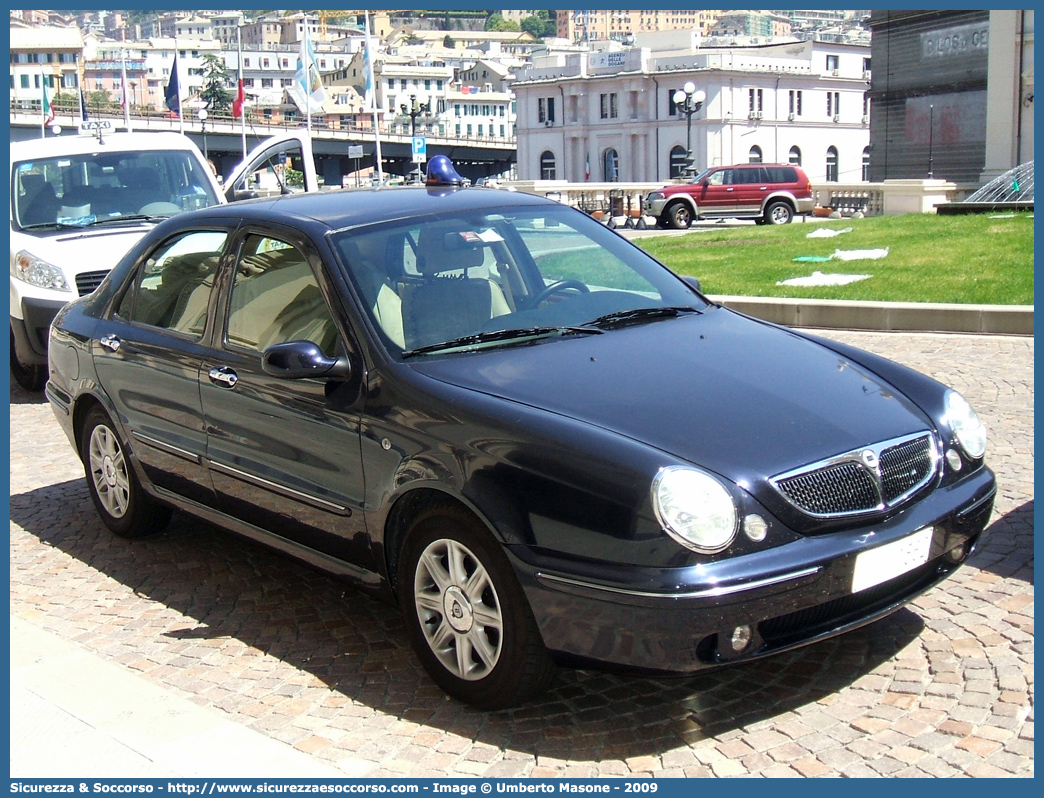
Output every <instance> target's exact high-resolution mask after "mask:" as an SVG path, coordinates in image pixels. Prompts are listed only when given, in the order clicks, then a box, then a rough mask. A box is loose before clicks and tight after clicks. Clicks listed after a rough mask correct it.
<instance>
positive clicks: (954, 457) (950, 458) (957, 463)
mask: <svg viewBox="0 0 1044 798" xmlns="http://www.w3.org/2000/svg"><path fill="white" fill-rule="evenodd" d="M946 464H947V465H948V466H950V468H952V469H953V470H954V471H960V470H961V466H962V465H964V464H963V463H962V462H961V456H960V455H959V454H957V450H956V449H947V450H946Z"/></svg>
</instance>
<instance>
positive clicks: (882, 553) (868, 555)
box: [852, 526, 932, 593]
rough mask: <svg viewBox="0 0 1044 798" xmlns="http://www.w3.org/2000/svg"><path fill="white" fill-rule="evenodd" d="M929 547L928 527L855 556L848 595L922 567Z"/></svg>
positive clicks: (926, 560)
mask: <svg viewBox="0 0 1044 798" xmlns="http://www.w3.org/2000/svg"><path fill="white" fill-rule="evenodd" d="M931 547H932V527H930V526H929V527H925V528H924V529H921V530H918V531H917V532H914V533H913V534H912V535H907V536H906V537H905V538H902V539H901V540H895V541H892V542H891V543H886V544H885V545H884V546H878V547H877V548H876V549H870V550H869V551H864V552H861V553H859V554H858V555H856V560H855V571H854V573H853V574H852V592H853V593H858V592H859V591H860V590H866V589H867V588H869V587H873V586H874V585H879V584H881V583H882V582H887V581H888V580H889V579H894V578H895V577H897V576H899V575H900V574H905V573H906V572H907V571H912V570H913V569H914V568H916V567H917V566H918V565H924V564H925V563H926V562H928V552H929V550H930V549H931Z"/></svg>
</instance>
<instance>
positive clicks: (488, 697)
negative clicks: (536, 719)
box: [398, 506, 554, 709]
mask: <svg viewBox="0 0 1044 798" xmlns="http://www.w3.org/2000/svg"><path fill="white" fill-rule="evenodd" d="M398 585H399V603H400V605H401V608H402V614H403V619H404V620H405V622H406V632H407V635H408V636H409V638H410V642H411V643H412V645H413V648H414V650H415V651H416V653H417V656H418V657H419V659H420V661H421V663H422V664H423V665H424V668H425V670H427V672H428V674H429V675H430V676H431V678H432V679H433V680H434V681H435V683H436V684H438V685H439V687H441V688H442V689H443V690H445V691H446V692H447V693H448V694H449V695H451V696H453V697H454V698H457V699H459V700H461V701H464V702H466V703H468V704H471V705H473V706H476V707H479V708H481V709H504V708H506V707H510V706H515V705H517V704H520V703H523V702H524V701H526V700H527V699H529V698H532V697H534V696H536V695H538V694H540V693H542V692H543V691H544V690H545V689H546V688H547V685H548V683H549V682H550V681H551V678H552V676H553V675H554V665H553V664H552V662H551V658H550V656H549V655H548V653H547V649H546V648H544V642H543V640H542V639H541V637H540V631H539V629H538V628H537V625H536V619H535V618H534V617H533V613H532V611H531V610H530V608H529V603H528V602H527V601H526V597H525V593H524V592H523V590H522V586H521V585H520V584H519V582H518V577H516V575H515V572H514V570H513V569H512V567H511V564H510V563H509V562H508V560H507V557H506V556H505V554H504V552H503V550H502V549H501V547H500V544H499V543H498V542H497V541H495V540H494V539H493V538H492V537H491V536H490V534H489V532H488V531H487V530H486V529H485V528H483V526H482V525H481V524H480V523H479V522H478V520H477V519H476V518H475V517H474V516H472V515H471V514H470V513H468V512H467V511H466V510H464V509H463V508H458V507H453V506H437V507H434V508H431V509H430V510H427V511H426V512H424V513H423V514H422V515H421V516H420V517H418V518H417V519H416V521H414V523H413V525H412V527H411V529H410V531H409V533H408V534H407V536H406V542H405V544H404V547H403V551H402V556H401V557H400V558H399V570H398Z"/></svg>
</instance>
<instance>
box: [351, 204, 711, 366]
mask: <svg viewBox="0 0 1044 798" xmlns="http://www.w3.org/2000/svg"><path fill="white" fill-rule="evenodd" d="M332 243H333V245H334V248H335V249H336V250H337V251H338V253H339V255H340V259H341V262H342V264H343V265H344V268H345V270H346V272H347V274H348V277H349V279H350V280H351V282H352V283H353V285H354V287H355V289H356V294H357V295H358V296H359V297H360V299H361V303H362V305H363V310H364V312H365V313H367V314H368V315H369V316H370V319H371V321H372V322H373V325H374V327H375V328H376V329H377V330H378V331H379V333H380V335H381V338H382V340H383V341H384V343H385V345H386V346H387V347H388V348H389V350H391V351H392V352H394V353H396V354H400V355H401V356H404V357H415V356H426V355H436V354H446V353H455V352H465V351H474V350H481V349H485V348H488V347H500V346H510V345H513V344H517V343H534V342H543V341H547V342H552V341H555V340H559V339H562V338H565V337H568V336H571V335H586V334H590V335H598V334H601V333H600V332H599V331H600V330H601V331H608V330H610V329H612V328H613V322H612V321H610V320H608V319H604V317H607V316H609V315H610V314H615V315H616V316H619V315H620V314H625V315H624V317H623V320H622V321H621V320H620V319H617V321H621V323H623V324H630V323H634V319H633V318H632V317H631V315H630V314H632V313H635V314H637V315H638V317H639V318H641V317H642V314H643V313H648V314H650V316H649V317H650V318H653V319H660V318H663V317H665V316H672V315H676V314H677V312H676V311H675V310H669V309H671V308H673V309H677V308H683V309H686V310H682V311H678V312H680V313H682V314H684V313H687V312H691V311H696V312H698V311H700V310H703V309H704V308H705V307H706V305H705V303H704V302H703V300H702V299H700V297H699V296H697V295H696V294H695V293H693V292H692V291H691V290H690V289H689V288H688V287H687V286H686V285H685V284H684V283H682V282H681V281H680V280H679V279H678V278H677V277H676V276H675V275H673V274H672V273H671V272H670V271H669V270H667V269H665V268H664V267H663V266H661V265H660V264H658V263H657V262H656V261H654V260H652V258H650V257H649V256H647V255H646V254H645V253H643V252H642V251H641V250H638V249H636V248H635V247H632V246H630V245H628V244H627V243H626V242H625V241H623V240H622V239H621V238H619V237H618V236H617V235H616V234H614V233H613V232H612V231H610V230H607V229H606V228H605V227H604V226H603V225H602V224H600V223H599V222H597V221H595V220H593V219H592V218H591V217H589V216H587V215H586V214H583V213H580V212H579V211H576V210H574V209H571V208H568V207H564V206H560V205H557V204H556V205H547V206H540V207H516V206H506V207H499V208H498V207H494V208H489V209H483V210H475V211H469V212H460V213H450V214H440V215H438V216H432V217H427V218H423V219H420V220H418V219H411V220H408V221H402V222H389V223H384V224H374V225H368V226H366V227H359V228H356V229H353V230H348V231H345V232H342V233H339V234H336V235H335V236H334V237H333V239H332ZM687 309H691V311H689V310H687ZM639 323H640V322H639ZM585 327H586V329H584V328H585Z"/></svg>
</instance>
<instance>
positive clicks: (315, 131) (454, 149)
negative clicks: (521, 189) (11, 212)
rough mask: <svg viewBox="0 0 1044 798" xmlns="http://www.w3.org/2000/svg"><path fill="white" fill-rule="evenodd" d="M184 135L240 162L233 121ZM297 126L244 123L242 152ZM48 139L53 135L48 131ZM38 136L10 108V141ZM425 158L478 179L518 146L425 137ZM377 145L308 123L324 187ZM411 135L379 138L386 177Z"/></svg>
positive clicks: (72, 123)
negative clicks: (443, 158)
mask: <svg viewBox="0 0 1044 798" xmlns="http://www.w3.org/2000/svg"><path fill="white" fill-rule="evenodd" d="M91 118H92V119H96V118H101V119H109V120H111V121H112V123H113V125H114V126H115V128H116V130H117V131H122V130H123V129H124V127H123V116H122V115H108V114H93V113H92V114H91ZM78 122H79V118H78V117H77V116H71V115H69V114H58V115H57V116H56V118H55V124H57V125H59V126H60V127H61V129H62V132H61V134H60V135H63V136H68V135H76V132H77V125H78ZM184 125H185V126H184V132H185V135H186V136H188V137H189V138H190V139H192V141H193V142H195V144H196V146H197V147H199V149H200V150H201V151H204V152H206V153H207V154H208V156H209V157H210V159H211V160H212V161H213V162H214V164H215V165H216V166H217V168H218V171H219V172H220V173H221V174H223V175H227V174H229V173H230V172H231V171H232V169H233V168H234V167H235V166H236V165H237V164H238V163H239V162H240V161H241V160H242V159H243V139H242V132H241V128H240V123H239V122H238V121H236V120H232V121H229V120H227V119H226V120H213V119H208V120H207V121H206V128H205V130H204V125H203V123H202V122H201V121H200V120H199V119H196V118H191V117H189V116H186V118H185V122H184ZM304 127H305V123H304V122H301V123H300V124H278V125H275V124H263V123H260V122H257V121H255V122H247V124H246V148H247V150H248V151H249V150H251V149H253V148H254V147H255V146H256V145H257V144H259V143H260V142H261V141H262V140H264V139H265V138H268V137H269V136H273V135H276V134H278V133H284V132H286V131H288V130H301V129H303V128H304ZM131 128H132V129H133V130H135V131H149V130H153V131H160V130H164V131H174V132H178V131H179V130H181V123H180V122H179V120H178V119H177V118H167V117H165V116H158V115H157V116H132V117H131ZM47 135H48V136H51V135H53V133H52V132H51V131H50V130H48V132H47ZM39 137H40V113H39V111H35V112H20V111H18V110H17V109H12V110H11V141H24V140H26V139H34V138H39ZM425 138H426V139H427V156H428V158H431V157H432V156H433V155H447V156H449V158H450V160H452V161H453V164H454V166H455V167H456V169H457V171H458V172H459V173H460V174H461V176H463V177H467V178H470V179H471V180H477V179H478V178H480V177H489V176H493V175H501V174H504V173H505V172H507V171H508V170H509V169H511V167H512V166H513V165H514V163H515V156H516V152H517V149H516V144H515V140H514V139H502V138H481V139H480V138H453V137H435V136H426V137H425ZM352 145H356V146H361V147H362V148H363V157H362V158H358V159H355V158H349V157H348V147H349V146H352ZM376 149H377V148H376V143H375V142H374V138H373V132H372V131H371V130H369V129H363V128H347V129H345V128H327V127H320V126H319V125H318V124H316V123H315V122H313V124H312V152H313V154H314V156H315V168H316V172H317V173H318V174H319V175H320V177H321V178H322V179H323V181H324V182H325V183H326V184H327V185H336V186H339V185H341V182H342V177H343V176H345V175H351V174H352V173H354V172H356V171H360V170H366V169H369V168H371V167H374V168H375V167H376V159H375V156H376ZM412 154H413V151H412V147H411V137H410V136H406V135H401V134H384V133H382V134H381V156H382V163H383V169H384V172H385V173H386V174H390V175H406V174H407V173H409V172H410V171H412V170H413V169H414V168H415V165H414V164H413V162H412Z"/></svg>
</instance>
